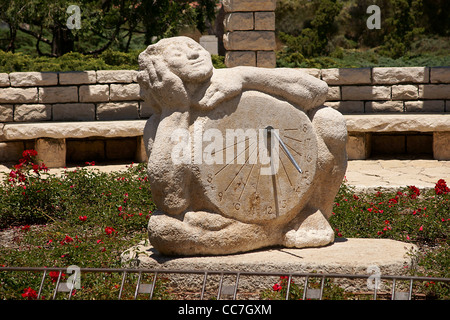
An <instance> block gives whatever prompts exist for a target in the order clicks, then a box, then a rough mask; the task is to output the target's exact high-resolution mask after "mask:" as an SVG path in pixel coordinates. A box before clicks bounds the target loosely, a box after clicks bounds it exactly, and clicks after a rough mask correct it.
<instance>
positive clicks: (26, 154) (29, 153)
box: [22, 149, 37, 158]
mask: <svg viewBox="0 0 450 320" xmlns="http://www.w3.org/2000/svg"><path fill="white" fill-rule="evenodd" d="M36 156H37V151H36V150H33V149H30V150H24V151H23V152H22V157H24V158H31V157H36Z"/></svg>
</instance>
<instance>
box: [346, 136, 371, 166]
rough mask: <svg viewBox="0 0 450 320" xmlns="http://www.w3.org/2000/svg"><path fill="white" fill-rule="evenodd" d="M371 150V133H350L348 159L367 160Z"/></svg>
mask: <svg viewBox="0 0 450 320" xmlns="http://www.w3.org/2000/svg"><path fill="white" fill-rule="evenodd" d="M370 151H371V134H370V133H349V135H348V140H347V156H348V160H365V159H367V158H369V156H370Z"/></svg>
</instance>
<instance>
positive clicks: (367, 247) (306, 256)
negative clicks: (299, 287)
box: [122, 238, 417, 290]
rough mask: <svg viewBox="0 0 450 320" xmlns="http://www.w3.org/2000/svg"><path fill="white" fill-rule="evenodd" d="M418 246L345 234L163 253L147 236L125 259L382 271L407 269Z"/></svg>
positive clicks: (264, 281) (178, 265)
mask: <svg viewBox="0 0 450 320" xmlns="http://www.w3.org/2000/svg"><path fill="white" fill-rule="evenodd" d="M147 243H148V241H147ZM414 250H417V247H416V246H415V245H413V244H409V243H404V242H399V241H394V240H389V239H357V238H349V239H344V238H340V239H337V240H336V241H335V242H334V243H333V244H331V245H329V246H325V247H321V248H303V249H291V248H271V249H266V250H258V251H253V252H248V253H242V254H234V255H226V256H201V257H179V256H177V257H168V256H163V255H161V254H159V253H158V252H157V251H156V250H155V249H154V248H153V247H152V246H151V245H149V244H146V243H145V241H144V242H141V243H139V244H138V245H137V246H134V247H132V248H130V249H129V250H127V251H125V252H124V253H123V254H122V261H123V262H128V263H131V265H133V262H134V263H136V262H138V263H139V268H142V269H157V270H164V269H165V270H209V271H236V272H237V271H240V272H271V273H272V272H273V273H284V272H285V273H286V274H288V273H302V272H313V271H316V272H318V273H320V272H326V273H340V274H343V273H345V274H361V275H368V274H369V273H368V271H367V268H368V267H370V266H376V267H378V268H379V269H380V271H381V274H382V275H383V274H384V275H401V274H405V273H406V272H407V270H409V269H408V268H407V267H410V266H411V265H412V263H413V259H412V257H411V255H410V253H412V252H413V251H414ZM135 255H137V260H134V261H130V260H132V259H133V258H134V259H136V256H135ZM171 277H172V276H171ZM176 278H177V286H185V287H189V286H190V285H192V283H188V281H187V279H189V277H188V276H183V275H180V276H178V277H176ZM200 278H202V277H200ZM278 279H279V278H276V277H275V281H278ZM200 280H201V279H200ZM274 283H275V282H274V277H255V276H253V277H244V276H242V278H240V280H239V289H245V290H255V289H256V290H258V289H267V288H271V286H272V285H273V284H274ZM365 284H367V281H366V279H364V280H361V285H362V286H364V285H365ZM197 288H198V287H197ZM347 289H348V288H347Z"/></svg>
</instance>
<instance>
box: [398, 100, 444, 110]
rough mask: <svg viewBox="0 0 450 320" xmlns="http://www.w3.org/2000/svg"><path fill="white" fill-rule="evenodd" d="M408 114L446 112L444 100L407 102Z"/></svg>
mask: <svg viewBox="0 0 450 320" xmlns="http://www.w3.org/2000/svg"><path fill="white" fill-rule="evenodd" d="M405 111H406V112H445V103H444V100H421V101H405Z"/></svg>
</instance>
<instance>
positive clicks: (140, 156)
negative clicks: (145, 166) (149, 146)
mask: <svg viewBox="0 0 450 320" xmlns="http://www.w3.org/2000/svg"><path fill="white" fill-rule="evenodd" d="M136 139H137V145H136V155H135V160H136V162H147V161H148V156H147V151H145V143H144V137H143V136H140V137H137V138H136Z"/></svg>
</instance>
